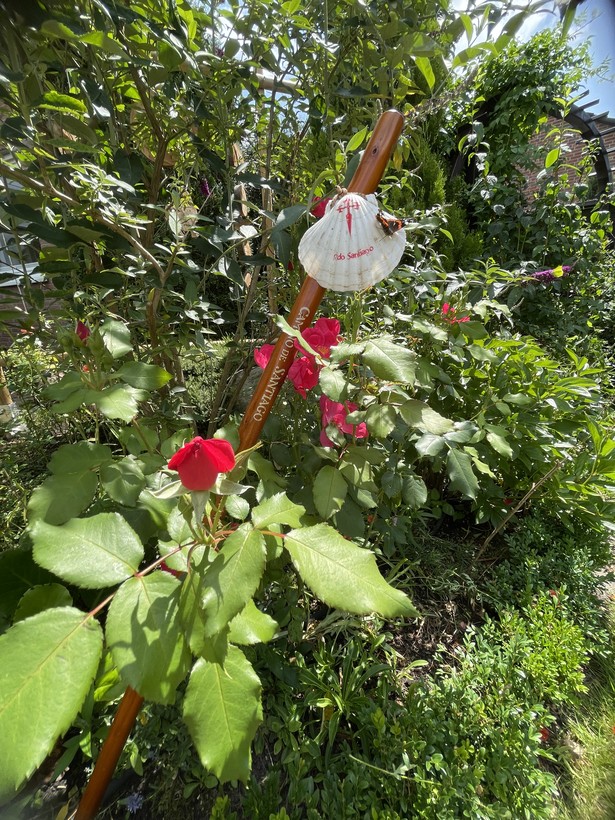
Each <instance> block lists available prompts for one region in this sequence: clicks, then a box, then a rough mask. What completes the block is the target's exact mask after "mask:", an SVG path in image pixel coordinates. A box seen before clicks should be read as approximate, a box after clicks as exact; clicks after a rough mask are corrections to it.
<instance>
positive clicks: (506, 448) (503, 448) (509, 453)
mask: <svg viewBox="0 0 615 820" xmlns="http://www.w3.org/2000/svg"><path fill="white" fill-rule="evenodd" d="M487 441H488V442H489V444H490V445H491V446H492V447H493V449H494V450H495V451H496V453H499V454H500V455H501V456H504V457H505V458H512V457H513V450H512V447H511V446H510V444H509V443H508V442H507V441H506V439H505V438H504V436H503V435H501V434H500V433H494V432H489V433H487Z"/></svg>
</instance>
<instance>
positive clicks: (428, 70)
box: [414, 57, 436, 91]
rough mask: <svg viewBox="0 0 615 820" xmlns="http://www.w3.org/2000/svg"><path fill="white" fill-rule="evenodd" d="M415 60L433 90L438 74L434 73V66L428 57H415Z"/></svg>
mask: <svg viewBox="0 0 615 820" xmlns="http://www.w3.org/2000/svg"><path fill="white" fill-rule="evenodd" d="M414 62H415V65H416V67H417V68H418V70H419V71H420V72H421V74H422V75H423V77H424V78H425V82H426V83H427V85H428V86H429V90H430V91H431V90H432V89H433V87H434V84H435V82H436V75H435V74H434V71H433V68H432V66H431V62H430V60H429V58H428V57H415V58H414Z"/></svg>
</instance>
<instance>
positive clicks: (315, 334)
mask: <svg viewBox="0 0 615 820" xmlns="http://www.w3.org/2000/svg"><path fill="white" fill-rule="evenodd" d="M339 332H340V323H339V322H338V320H337V319H327V318H325V317H321V318H320V319H317V320H316V321H315V322H314V324H313V326H312V327H308V328H307V329H306V330H304V331H302V336H303V338H304V339H305V341H306V342H307V343H308V344H309V345H310V347H311V348H313V349H314V350H316V351H317V352H318V353H319V354H320V355H321V356H322V357H323V359H328V358H329V356H330V355H331V348H332V347H333V346H334V345H336V344H338V343H339V342H340V340H341V336H340V335H339ZM295 347H296V348H297V350H298V351H299V355H298V356H297V358H296V359H295V360H294V362H293V363H292V364H291V366H290V369H289V371H288V378H289V381H291V382H292V385H293V387H294V388H295V390H296V391H297V393H299V395H300V396H303V398H304V399H305V398H306V397H307V391H308V390H311V389H312V388H313V387H316V385H317V384H318V374H319V372H320V369H321V367H320V365H319V364H317V363H316V359H315V357H314V356H312V355H310V354H309V353H306V352H305V351H304V350H303V348H302V347H301V345H300V344H299V342H298V341H297V340H296V339H295ZM273 349H274V345H263V346H262V347H257V348H256V350H255V351H254V361H255V362H256V364H257V365H258V366H259V367H261V368H262V369H263V370H264V369H265V368H266V367H267V365H268V363H269V360H270V359H271V354H272V353H273Z"/></svg>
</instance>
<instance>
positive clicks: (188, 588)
mask: <svg viewBox="0 0 615 820" xmlns="http://www.w3.org/2000/svg"><path fill="white" fill-rule="evenodd" d="M201 549H202V548H201ZM175 557H176V556H175ZM203 560H205V561H206V563H205V564H204V565H203V566H206V564H207V562H208V561H207V558H206V557H205V555H204V553H201V555H199V556H196V557H195V555H194V553H192V561H191V566H190V567H189V568H188V566H186V567H184V568H183V569H189V571H188V574H187V576H186V577H185V578H184V581H183V583H182V588H181V593H180V601H179V617H180V619H181V622H182V626H183V629H184V635H185V637H186V640H187V641H188V644H189V646H190V649H191V650H192V652H193V654H194V655H200V656H202V657H205V656H207V659H208V660H209V661H211V662H212V663H224V659H225V658H226V653H227V651H228V645H227V641H226V634H225V633H222V641H219V640H218V639H219V638H220V637H221V633H219V634H218V635H217V636H216V640H215V641H214V642H213V645H212V639H211V638H208V637H207V636H206V635H205V615H204V613H203V608H202V606H201V598H202V596H203V589H204V580H203V572H199V571H197V568H198V566H199V564H201V562H202V561H203ZM169 565H170V564H169ZM208 648H209V650H211V651H212V652H214V656H213V657H212V656H211V654H210V652H208ZM216 653H217V654H216Z"/></svg>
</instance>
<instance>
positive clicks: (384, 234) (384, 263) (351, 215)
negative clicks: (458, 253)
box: [299, 193, 406, 292]
mask: <svg viewBox="0 0 615 820" xmlns="http://www.w3.org/2000/svg"><path fill="white" fill-rule="evenodd" d="M389 221H390V222H395V221H396V220H395V217H393V216H391V214H387V213H384V212H383V211H381V210H380V209H379V207H378V202H377V200H376V197H375V196H374V195H373V194H369V195H368V196H361V195H360V194H355V193H344V194H342V195H341V196H339V197H336V198H335V199H333V200H332V201H331V202H330V203H329V204H328V206H327V210H326V212H325V215H324V216H323V217H322V219H320V220H319V221H318V222H316V223H315V224H314V225H312V227H311V228H309V229H308V230H307V231H306V232H305V233H304V235H303V237H302V239H301V241H300V243H299V261H300V262H301V264H302V265H303V267H304V268H305V270H306V272H307V273H308V274H309V275H310V276H311V277H313V278H314V279H316V281H317V282H318V284H319V285H320V286H321V287H323V288H328V289H329V290H335V291H342V292H346V291H357V290H364V289H365V288H368V287H371V285H375V284H376V283H377V282H380V281H381V280H382V279H384V278H385V277H387V276H388V275H389V274H390V273H391V272H392V271H393V270H394V269H395V268H396V267H397V265H398V264H399V262H400V260H401V257H402V255H403V252H404V248H405V247H406V233H405V231H404V230H403V229H400V230H395V231H390V232H389V231H387V230H385V229H384V228H383V223H384V224H388V223H389Z"/></svg>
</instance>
